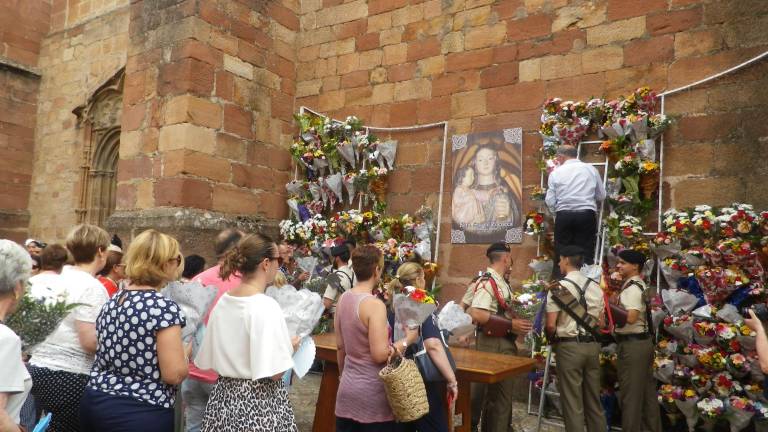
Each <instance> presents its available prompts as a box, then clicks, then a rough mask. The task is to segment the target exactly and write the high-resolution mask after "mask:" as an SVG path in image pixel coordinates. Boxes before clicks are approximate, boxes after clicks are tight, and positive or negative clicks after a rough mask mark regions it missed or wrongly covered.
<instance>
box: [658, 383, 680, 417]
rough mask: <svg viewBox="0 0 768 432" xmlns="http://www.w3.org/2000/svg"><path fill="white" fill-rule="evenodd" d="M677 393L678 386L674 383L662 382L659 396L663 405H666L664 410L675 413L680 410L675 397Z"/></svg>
mask: <svg viewBox="0 0 768 432" xmlns="http://www.w3.org/2000/svg"><path fill="white" fill-rule="evenodd" d="M677 394H678V390H677V387H676V386H674V385H672V384H662V385H661V386H659V391H658V393H657V397H658V400H659V403H660V404H661V406H662V407H664V410H665V411H666V412H667V413H670V414H675V413H678V412H680V409H679V408H677V404H675V398H676V397H677Z"/></svg>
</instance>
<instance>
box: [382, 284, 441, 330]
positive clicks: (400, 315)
mask: <svg viewBox="0 0 768 432" xmlns="http://www.w3.org/2000/svg"><path fill="white" fill-rule="evenodd" d="M392 307H393V309H394V310H395V323H396V325H395V339H400V337H401V336H402V335H403V334H404V327H405V328H417V327H419V326H420V325H421V323H423V322H424V320H425V319H427V317H428V316H429V315H430V314H432V312H434V311H435V308H436V307H437V304H436V303H435V298H434V297H432V296H431V295H430V294H429V293H428V292H427V291H425V290H423V289H418V288H415V287H412V286H407V287H405V291H404V292H403V293H398V294H395V298H394V299H393V300H392Z"/></svg>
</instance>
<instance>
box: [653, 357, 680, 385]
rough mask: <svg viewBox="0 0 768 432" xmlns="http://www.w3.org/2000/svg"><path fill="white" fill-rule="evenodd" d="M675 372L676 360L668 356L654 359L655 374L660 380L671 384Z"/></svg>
mask: <svg viewBox="0 0 768 432" xmlns="http://www.w3.org/2000/svg"><path fill="white" fill-rule="evenodd" d="M674 372H675V362H674V361H672V359H669V358H666V357H656V358H654V359H653V376H655V377H656V379H658V380H659V381H661V382H663V383H665V384H669V383H671V382H672V376H673V374H674Z"/></svg>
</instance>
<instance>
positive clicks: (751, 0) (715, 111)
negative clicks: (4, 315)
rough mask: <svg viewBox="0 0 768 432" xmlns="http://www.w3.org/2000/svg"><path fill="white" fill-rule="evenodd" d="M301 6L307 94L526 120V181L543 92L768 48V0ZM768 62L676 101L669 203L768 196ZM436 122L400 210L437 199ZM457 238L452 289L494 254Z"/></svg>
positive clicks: (450, 253)
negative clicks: (767, 28) (767, 188)
mask: <svg viewBox="0 0 768 432" xmlns="http://www.w3.org/2000/svg"><path fill="white" fill-rule="evenodd" d="M300 20H301V28H302V32H301V34H300V37H299V42H298V43H299V51H298V64H297V84H296V97H297V100H296V105H297V106H299V105H307V106H310V107H313V108H316V109H318V110H321V111H324V112H328V113H330V114H331V115H333V116H334V117H336V118H342V117H344V116H346V115H349V114H355V115H358V116H359V117H361V118H364V119H366V120H367V121H368V123H369V124H371V125H375V126H404V125H412V124H424V123H430V122H435V121H440V120H449V121H450V124H451V131H450V132H451V134H460V133H467V132H476V131H487V130H498V129H502V128H505V127H518V126H519V127H523V129H524V131H525V135H524V144H523V148H524V162H525V163H524V169H523V181H524V184H525V185H526V189H528V188H530V187H531V186H532V185H534V184H538V181H539V173H538V170H537V168H536V165H535V159H536V157H537V149H538V147H539V146H540V143H541V140H540V138H539V137H538V134H537V133H536V129H537V128H538V124H539V116H540V107H541V104H542V102H544V100H545V99H546V98H547V97H562V98H564V99H569V98H573V99H589V98H591V97H606V98H613V97H616V96H619V95H621V94H624V93H627V92H629V91H631V90H633V89H634V88H636V87H639V86H641V85H649V86H651V87H653V88H655V89H660V90H663V89H672V88H675V87H678V86H681V85H684V84H687V83H690V82H693V81H696V80H699V79H701V78H704V77H705V76H707V75H710V74H712V73H715V72H717V71H720V70H723V69H726V68H728V67H731V66H733V65H735V64H738V63H740V62H742V61H744V60H746V59H748V58H750V57H752V56H754V55H756V54H758V53H760V52H762V51H765V49H766V47H767V46H768V37H767V36H766V34H765V32H762V31H760V30H759V29H760V28H763V27H764V25H765V23H766V22H768V3H766V2H764V1H760V0H717V1H715V0H650V1H634V0H595V1H576V0H573V1H569V0H501V1H493V0H448V1H445V0H428V1H419V0H412V1H409V0H369V1H367V2H366V1H364V0H355V1H339V0H311V1H310V0H307V1H302V2H301V10H300ZM767 70H768V66H767V65H765V64H761V65H757V66H755V67H752V68H750V69H749V70H746V71H742V72H739V73H736V74H734V75H732V76H730V77H727V78H725V79H722V80H719V81H717V82H715V83H712V84H709V85H706V86H703V87H700V88H697V89H696V90H693V91H688V92H685V93H684V94H679V95H676V96H671V97H670V98H669V99H667V103H666V108H667V113H668V114H670V115H672V116H673V117H675V118H676V119H677V120H678V123H677V124H676V126H675V127H674V128H672V130H671V131H669V132H668V133H667V136H666V137H665V145H666V147H665V148H666V151H667V153H666V156H667V158H666V160H665V164H666V166H667V172H666V173H665V184H664V188H665V191H666V198H667V199H666V202H665V205H666V206H685V205H690V204H694V203H699V202H709V203H712V204H723V203H727V202H731V201H735V200H740V201H749V202H753V203H755V204H756V205H758V206H762V207H765V206H768V196H766V193H765V188H764V187H762V183H763V182H764V181H765V179H766V174H767V173H766V169H765V167H764V164H762V163H761V162H760V161H761V160H763V158H764V157H765V152H766V151H767V148H768V144H766V136H767V135H768V133H767V132H768V131H766V130H765V126H764V125H765V124H766V120H767V119H766V115H767V114H768V111H766V108H765V97H766V94H767V93H766V91H765V90H764V89H765V88H766V86H765V85H766V82H765V81H764V80H765V78H764V76H765V72H766V71H767ZM435 135H436V134H432V135H427V134H426V133H424V134H423V135H420V136H417V137H411V138H410V140H411V141H410V143H409V144H408V147H409V148H407V149H406V148H404V149H402V150H401V152H400V154H399V155H398V157H399V159H401V160H406V159H407V160H408V161H409V162H408V163H406V164H405V165H407V167H406V169H405V170H400V171H398V172H397V173H396V174H394V175H393V176H392V177H393V178H392V180H391V182H392V185H391V189H390V203H391V207H392V208H393V209H398V210H399V209H400V207H403V209H405V207H409V208H410V210H413V209H415V208H417V207H418V202H419V201H420V200H422V198H423V195H424V193H425V192H426V194H427V195H429V196H428V197H427V198H426V199H428V200H431V201H432V202H434V201H435V200H436V198H437V197H436V195H437V189H435V183H436V182H435V178H434V175H435V170H436V167H437V166H438V163H439V159H437V161H436V160H435V156H434V155H435V151H436V150H435V146H436V145H438V144H437V142H440V141H441V139H440V137H437V138H435ZM403 139H406V138H403ZM436 139H437V141H436ZM438 146H439V145H438ZM449 163H450V162H449ZM403 171H404V172H403ZM448 172H450V171H448ZM398 176H401V177H398ZM438 180H439V179H438ZM450 183H451V182H450V178H446V192H447V193H446V194H445V195H444V197H443V198H444V211H443V215H442V216H443V232H447V230H448V228H449V225H448V224H447V223H448V222H449V220H448V219H447V218H448V217H449V215H450V213H449V212H450V191H451V184H450ZM425 185H426V186H425ZM417 188H421V190H418V189H417ZM425 188H426V189H427V190H426V191H425V190H424V189H425ZM410 198H413V199H412V200H410V202H409V199H410ZM525 208H526V210H528V209H530V208H531V203H530V202H527V203H526V205H525ZM446 238H447V236H444V237H443V240H442V242H443V243H442V244H441V245H440V247H441V256H442V258H441V263H442V264H443V265H447V266H449V269H448V270H447V271H444V272H443V273H442V276H443V279H442V280H443V281H444V282H445V283H446V290H445V294H446V295H447V296H449V297H455V296H456V295H457V294H458V292H459V291H460V290H461V289H463V285H464V283H465V282H466V280H467V279H468V278H469V277H470V276H471V275H473V274H475V272H477V270H479V269H481V268H483V267H484V264H485V263H484V257H483V253H484V249H485V247H486V246H484V245H483V246H465V245H461V246H452V245H450V244H448V243H446ZM535 250H536V246H535V242H533V241H532V239H526V241H525V242H524V243H523V245H522V246H520V247H517V248H515V256H516V263H515V269H514V270H515V275H516V277H517V278H522V277H525V276H527V275H528V274H529V272H528V271H527V269H526V265H527V262H528V260H529V258H530V257H531V256H532V255H533V254H534V253H535Z"/></svg>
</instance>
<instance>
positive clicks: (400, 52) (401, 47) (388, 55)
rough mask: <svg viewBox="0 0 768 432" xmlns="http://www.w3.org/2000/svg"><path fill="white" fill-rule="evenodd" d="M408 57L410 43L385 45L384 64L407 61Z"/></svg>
mask: <svg viewBox="0 0 768 432" xmlns="http://www.w3.org/2000/svg"><path fill="white" fill-rule="evenodd" d="M407 57H408V44H406V43H400V44H397V45H389V46H385V47H384V59H383V64H384V65H395V64H400V63H405V61H406V59H407Z"/></svg>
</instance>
